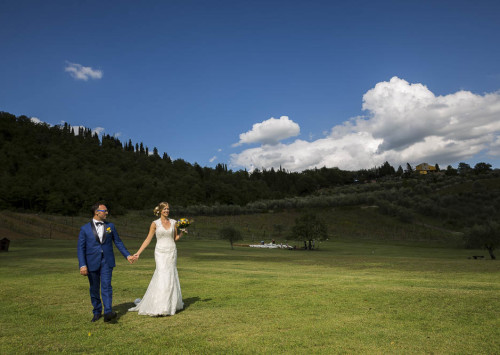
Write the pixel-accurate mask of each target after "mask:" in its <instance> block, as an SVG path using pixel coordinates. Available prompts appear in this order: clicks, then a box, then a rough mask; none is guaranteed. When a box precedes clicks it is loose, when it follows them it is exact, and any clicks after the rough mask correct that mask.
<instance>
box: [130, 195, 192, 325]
mask: <svg viewBox="0 0 500 355" xmlns="http://www.w3.org/2000/svg"><path fill="white" fill-rule="evenodd" d="M169 212H170V208H169V205H168V203H167V202H161V203H160V204H159V205H158V206H156V207H155V209H154V214H155V215H156V216H160V218H159V219H157V220H155V221H153V222H152V223H151V227H150V228H149V233H148V236H147V237H146V239H145V240H144V242H143V243H142V245H141V247H140V248H139V250H138V251H137V253H135V254H134V257H135V258H136V260H137V259H138V258H139V256H140V255H141V253H142V252H143V251H144V249H146V247H147V246H148V245H149V243H150V242H151V240H152V239H153V236H154V235H155V234H156V248H155V262H156V270H155V272H154V274H153V278H152V279H151V282H150V283H149V286H148V289H147V291H146V293H145V294H144V297H143V298H142V299H138V300H136V306H135V307H133V308H130V309H129V311H134V312H139V314H140V315H148V316H166V315H171V316H173V315H174V314H175V312H176V311H179V310H181V309H182V308H184V303H183V302H182V294H181V286H180V283H179V275H178V274H177V248H176V246H175V242H176V241H178V240H179V239H180V238H181V236H182V235H183V231H181V232H180V234H177V228H176V227H175V223H176V221H175V220H174V219H170V218H168V214H169ZM138 301H139V302H138ZM137 302H138V303H137Z"/></svg>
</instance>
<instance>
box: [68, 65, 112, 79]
mask: <svg viewBox="0 0 500 355" xmlns="http://www.w3.org/2000/svg"><path fill="white" fill-rule="evenodd" d="M64 71H66V72H68V73H70V74H71V76H72V77H73V78H75V79H77V80H84V81H87V80H89V79H101V78H102V75H103V74H102V71H101V70H96V69H92V68H91V67H84V66H82V65H81V64H77V63H70V62H66V68H64Z"/></svg>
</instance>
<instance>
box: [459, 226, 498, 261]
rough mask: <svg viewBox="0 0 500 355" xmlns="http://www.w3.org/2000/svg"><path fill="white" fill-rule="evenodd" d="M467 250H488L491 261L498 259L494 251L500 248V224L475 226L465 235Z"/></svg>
mask: <svg viewBox="0 0 500 355" xmlns="http://www.w3.org/2000/svg"><path fill="white" fill-rule="evenodd" d="M464 241H465V247H466V248H486V250H488V253H489V254H490V257H491V259H496V257H495V255H494V254H493V251H494V250H495V249H496V248H498V247H499V246H500V224H498V223H496V222H492V221H489V222H487V223H485V224H481V225H477V224H476V225H475V226H474V227H472V228H470V229H468V230H467V231H466V233H465V235H464Z"/></svg>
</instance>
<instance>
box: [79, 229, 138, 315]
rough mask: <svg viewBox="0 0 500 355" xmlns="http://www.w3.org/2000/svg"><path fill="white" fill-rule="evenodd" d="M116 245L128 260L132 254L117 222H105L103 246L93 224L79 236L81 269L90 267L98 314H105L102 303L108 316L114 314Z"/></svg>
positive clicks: (91, 297)
mask: <svg viewBox="0 0 500 355" xmlns="http://www.w3.org/2000/svg"><path fill="white" fill-rule="evenodd" d="M113 243H115V245H116V247H117V248H118V250H119V251H120V253H122V254H123V256H124V257H125V258H127V257H128V256H129V255H130V253H129V251H128V250H127V248H125V245H124V244H123V242H122V240H121V239H120V237H119V236H118V233H117V232H116V229H115V225H114V224H113V223H108V222H104V236H103V240H102V243H101V242H100V240H99V236H98V235H97V231H96V229H95V226H94V223H93V222H92V221H91V222H89V223H87V224H85V225H84V226H83V227H82V228H81V229H80V234H79V235H78V262H79V266H80V267H82V266H87V269H88V277H89V283H90V299H91V301H92V306H93V307H94V309H93V313H94V314H101V313H102V304H104V314H106V313H110V312H111V311H112V308H111V305H112V301H113V289H112V287H111V277H112V274H113V268H114V267H115V255H114V252H113ZM99 289H100V294H99ZM101 296H102V303H101Z"/></svg>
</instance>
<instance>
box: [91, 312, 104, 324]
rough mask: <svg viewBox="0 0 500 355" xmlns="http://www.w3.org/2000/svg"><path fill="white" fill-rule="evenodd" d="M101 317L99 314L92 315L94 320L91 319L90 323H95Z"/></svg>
mask: <svg viewBox="0 0 500 355" xmlns="http://www.w3.org/2000/svg"><path fill="white" fill-rule="evenodd" d="M101 317H102V316H101V315H100V314H94V318H92V320H91V322H97V321H98V320H99V318H101Z"/></svg>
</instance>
